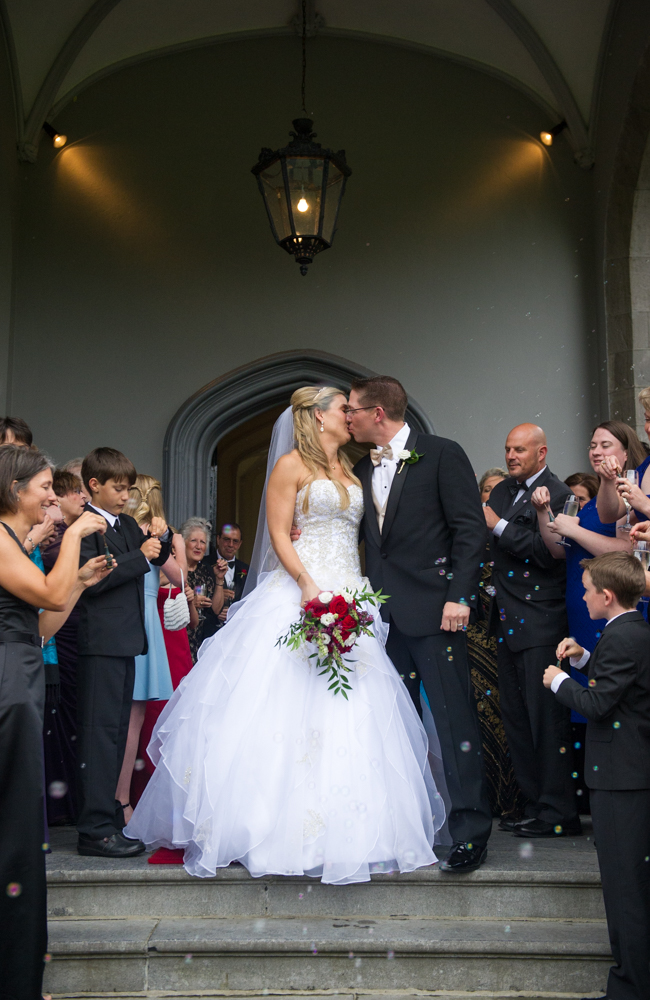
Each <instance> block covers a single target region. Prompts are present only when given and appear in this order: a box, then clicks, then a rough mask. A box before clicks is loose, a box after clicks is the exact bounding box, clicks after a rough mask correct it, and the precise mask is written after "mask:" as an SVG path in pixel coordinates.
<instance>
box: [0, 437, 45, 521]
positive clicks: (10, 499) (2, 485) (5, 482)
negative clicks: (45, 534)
mask: <svg viewBox="0 0 650 1000" xmlns="http://www.w3.org/2000/svg"><path fill="white" fill-rule="evenodd" d="M51 468H52V463H51V462H50V460H49V458H48V457H47V455H44V454H43V452H41V451H37V449H36V448H22V447H21V446H20V445H17V444H3V445H0V514H15V513H16V511H17V510H18V494H19V493H20V492H21V491H22V490H25V489H27V487H28V486H29V482H30V480H31V479H33V478H34V476H37V475H38V474H39V472H43V471H44V470H45V469H51Z"/></svg>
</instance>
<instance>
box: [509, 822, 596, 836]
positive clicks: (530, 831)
mask: <svg viewBox="0 0 650 1000" xmlns="http://www.w3.org/2000/svg"><path fill="white" fill-rule="evenodd" d="M581 833H582V824H581V823H580V820H579V819H574V820H572V821H571V822H569V823H547V822H546V820H543V819H532V820H530V821H529V822H528V823H524V824H522V825H521V826H518V827H517V828H516V829H515V831H514V833H513V836H515V837H526V838H528V837H531V838H538V839H539V838H540V837H548V838H553V837H579V836H580V835H581Z"/></svg>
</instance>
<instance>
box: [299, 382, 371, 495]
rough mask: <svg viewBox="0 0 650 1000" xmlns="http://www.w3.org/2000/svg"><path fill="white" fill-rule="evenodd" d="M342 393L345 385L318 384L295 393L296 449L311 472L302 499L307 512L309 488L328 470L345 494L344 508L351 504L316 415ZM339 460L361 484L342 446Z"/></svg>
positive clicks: (352, 478) (327, 473)
mask: <svg viewBox="0 0 650 1000" xmlns="http://www.w3.org/2000/svg"><path fill="white" fill-rule="evenodd" d="M342 395H344V393H343V392H342V390H341V389H335V388H333V386H331V385H328V386H325V387H324V388H321V389H319V387H318V386H317V385H306V386H303V388H302V389H296V391H295V392H294V394H293V396H292V397H291V409H292V412H293V432H294V436H295V440H296V449H297V451H298V454H299V455H300V457H301V458H302V460H303V462H304V463H305V465H306V466H307V468H308V469H309V471H310V473H311V478H310V479H309V482H308V483H307V489H306V490H305V496H304V499H303V502H302V509H303V511H304V512H305V513H307V511H308V510H309V488H310V486H311V484H312V483H313V481H314V480H315V479H317V478H318V476H319V474H320V473H321V472H324V473H325V475H326V477H327V478H328V479H329V480H330V482H332V483H334V485H335V486H336V488H337V490H338V493H339V496H340V498H341V509H342V510H345V508H346V507H349V506H350V495H349V493H348V491H347V490H346V488H345V486H344V485H343V483H340V482H339V480H338V479H335V478H334V476H333V475H332V472H331V470H330V467H329V463H328V461H327V455H326V454H325V451H324V449H323V446H322V444H321V443H320V434H319V429H318V420H317V419H316V410H329V408H330V406H331V405H332V401H333V400H334V399H336V397H337V396H342ZM338 460H339V462H340V463H341V468H342V469H343V472H344V473H345V476H346V478H347V479H351V480H352V482H353V483H356V485H357V486H360V485H361V484H360V482H359V480H358V479H357V477H356V476H355V475H354V473H353V471H352V462H351V461H350V459H349V458H348V456H347V455H346V454H345V452H344V451H343V449H342V448H339V450H338Z"/></svg>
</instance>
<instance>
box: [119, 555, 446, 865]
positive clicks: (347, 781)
mask: <svg viewBox="0 0 650 1000" xmlns="http://www.w3.org/2000/svg"><path fill="white" fill-rule="evenodd" d="M359 585H361V581H359ZM329 586H331V587H334V589H335V588H336V581H330V582H329ZM348 586H349V582H348ZM299 601H300V592H299V589H298V587H297V586H296V584H295V583H294V581H293V580H292V579H291V578H290V577H289V576H288V575H287V574H286V573H285V572H284V570H282V569H279V570H276V571H275V572H273V573H269V574H266V575H265V576H263V577H262V578H261V580H260V582H259V584H258V586H257V587H256V589H255V590H254V591H253V592H252V593H251V594H250V595H249V596H248V597H247V598H246V599H245V600H244V601H243V602H241V604H240V606H239V609H238V611H237V612H236V614H234V615H233V616H232V617H231V618H230V619H229V620H228V622H227V624H226V625H225V627H224V628H222V629H220V630H219V631H218V632H217V633H216V634H215V635H214V636H212V637H211V638H210V639H208V640H206V642H204V644H203V646H202V647H201V650H200V654H199V658H198V661H197V663H196V665H195V667H194V669H193V670H192V672H191V673H190V674H188V676H187V677H185V678H184V679H183V681H182V682H181V684H180V686H179V687H178V689H177V690H176V692H175V693H174V695H173V696H172V698H171V700H170V701H169V703H168V705H167V707H166V708H165V709H164V711H163V712H162V714H161V716H160V721H159V724H158V728H157V730H156V731H155V732H154V735H153V737H152V740H151V743H150V744H149V748H148V753H149V756H150V757H151V759H152V761H153V762H154V764H156V770H155V773H154V775H153V777H152V778H151V780H150V782H149V784H148V786H147V788H146V790H145V792H144V795H143V796H142V798H141V799H140V802H139V803H138V805H137V807H136V810H135V812H134V814H133V817H132V819H131V821H130V823H129V824H128V826H127V827H126V829H125V833H126V835H127V836H129V837H137V838H140V839H141V840H143V841H144V842H145V843H146V844H147V845H149V846H150V847H163V846H164V847H169V848H184V864H185V868H186V870H187V871H188V872H189V873H190V874H192V875H197V876H201V877H208V876H211V875H214V874H215V872H216V869H217V868H222V867H225V866H227V865H228V864H230V863H231V862H232V861H239V862H241V863H242V864H243V865H245V867H246V868H247V869H248V871H249V872H250V873H251V875H253V876H261V875H266V874H275V875H303V874H307V875H311V876H315V877H320V878H321V879H322V881H323V882H328V883H338V884H344V883H348V882H361V881H367V880H368V879H369V877H370V875H371V874H373V873H375V872H389V871H402V872H405V871H412V870H413V869H415V868H419V867H422V866H426V865H431V864H433V863H434V862H435V861H436V856H435V854H434V852H433V844H434V840H435V834H436V831H437V830H438V829H440V827H441V826H442V824H443V822H444V816H445V810H444V804H443V801H442V798H441V796H440V795H439V794H438V791H437V789H436V785H435V783H434V780H433V777H432V775H431V770H430V767H429V762H428V757H427V750H428V743H427V737H426V734H425V731H424V729H423V727H422V723H421V722H420V719H419V718H418V715H417V713H416V711H415V709H414V707H413V704H412V702H411V699H410V697H409V695H408V693H407V691H406V688H405V686H404V684H403V683H402V681H401V679H400V677H399V675H398V674H397V672H396V670H395V668H394V667H393V665H392V663H391V661H390V660H389V658H388V657H387V656H386V653H385V650H384V646H383V643H382V641H380V638H379V637H378V636H381V635H382V632H384V631H385V626H384V625H383V623H381V621H380V620H379V618H378V617H377V620H376V625H375V630H376V635H375V636H362V637H361V639H360V640H359V642H358V643H357V645H356V646H355V647H354V649H353V651H352V654H351V658H352V659H353V660H355V661H356V662H355V663H354V671H353V673H352V674H351V681H350V683H351V685H352V691H351V692H349V700H348V701H346V700H345V699H344V698H343V697H342V696H341V695H334V694H332V693H331V692H330V691H328V690H327V687H328V685H327V680H326V677H322V676H319V675H318V672H317V670H316V669H315V667H314V666H313V665H311V664H312V663H313V661H310V660H309V659H308V654H309V653H310V652H312V651H313V650H312V649H311V648H310V647H306V648H305V649H303V650H301V651H299V652H298V653H295V652H290V651H288V650H287V649H286V647H284V646H282V647H279V646H277V645H276V643H277V640H278V637H279V636H281V635H283V634H284V633H285V632H286V631H287V630H288V628H289V626H290V624H291V623H292V622H293V621H296V620H297V619H298V617H299V614H300V604H299ZM369 610H372V609H369Z"/></svg>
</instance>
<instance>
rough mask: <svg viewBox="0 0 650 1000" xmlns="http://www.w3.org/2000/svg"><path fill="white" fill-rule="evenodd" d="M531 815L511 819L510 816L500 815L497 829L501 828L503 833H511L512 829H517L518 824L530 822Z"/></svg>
mask: <svg viewBox="0 0 650 1000" xmlns="http://www.w3.org/2000/svg"><path fill="white" fill-rule="evenodd" d="M531 820H532V817H526V816H524V817H523V819H513V817H512V816H502V817H501V819H500V820H499V826H498V829H499V830H503V831H504V832H505V833H512V832H513V831H514V830H518V829H519V827H520V826H523V825H524V823H530V822H531Z"/></svg>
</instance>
